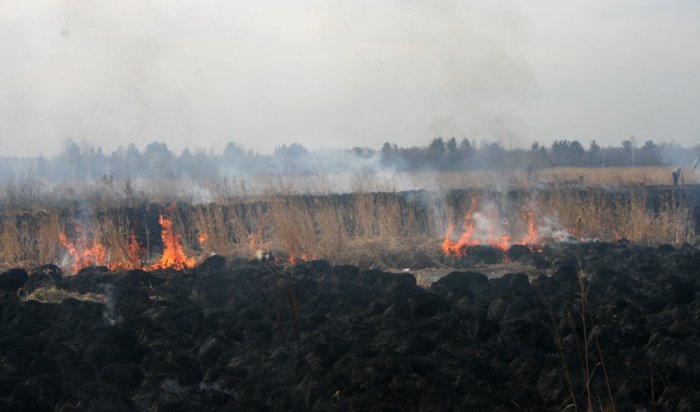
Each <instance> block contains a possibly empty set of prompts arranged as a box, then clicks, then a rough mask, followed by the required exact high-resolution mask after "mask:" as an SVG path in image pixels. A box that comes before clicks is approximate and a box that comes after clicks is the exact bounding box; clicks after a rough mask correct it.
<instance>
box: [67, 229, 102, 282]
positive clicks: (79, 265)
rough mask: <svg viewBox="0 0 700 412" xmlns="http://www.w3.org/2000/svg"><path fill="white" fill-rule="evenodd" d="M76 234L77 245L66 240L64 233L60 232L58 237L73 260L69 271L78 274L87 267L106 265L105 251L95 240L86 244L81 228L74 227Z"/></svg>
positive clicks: (86, 240) (85, 237)
mask: <svg viewBox="0 0 700 412" xmlns="http://www.w3.org/2000/svg"><path fill="white" fill-rule="evenodd" d="M75 231H76V233H77V234H78V240H77V245H76V244H74V243H73V242H71V241H70V240H68V237H67V236H66V234H65V233H63V232H60V233H59V234H58V237H59V239H60V241H61V243H62V244H63V246H64V247H65V248H66V250H67V251H68V253H69V254H70V255H71V257H72V259H73V265H72V266H71V269H72V270H73V273H74V274H75V273H78V271H80V269H83V268H85V267H88V266H97V265H105V264H107V249H106V248H105V247H104V245H102V243H100V242H99V241H98V240H97V239H92V242H88V239H87V236H86V235H85V232H84V231H83V228H82V227H81V226H79V225H76V229H75Z"/></svg>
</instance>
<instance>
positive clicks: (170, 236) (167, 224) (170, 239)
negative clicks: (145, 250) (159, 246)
mask: <svg viewBox="0 0 700 412" xmlns="http://www.w3.org/2000/svg"><path fill="white" fill-rule="evenodd" d="M158 222H159V223H160V226H161V238H162V239H163V245H164V250H163V256H161V258H160V260H159V261H158V262H156V263H154V264H152V265H150V266H148V270H158V269H167V268H172V269H176V270H182V269H187V268H191V267H193V266H194V265H195V263H196V261H195V259H194V258H188V257H187V256H186V255H185V251H184V250H183V248H182V243H181V242H180V235H179V234H178V233H177V232H175V231H174V230H173V221H172V220H171V219H168V218H167V217H165V216H163V215H162V214H161V215H160V219H159V220H158Z"/></svg>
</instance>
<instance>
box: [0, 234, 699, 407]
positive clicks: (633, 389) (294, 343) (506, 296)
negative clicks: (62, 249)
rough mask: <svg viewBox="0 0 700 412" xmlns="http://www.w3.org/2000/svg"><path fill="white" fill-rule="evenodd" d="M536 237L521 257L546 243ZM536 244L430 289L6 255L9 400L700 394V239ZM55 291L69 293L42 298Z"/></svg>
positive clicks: (315, 264)
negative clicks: (78, 264)
mask: <svg viewBox="0 0 700 412" xmlns="http://www.w3.org/2000/svg"><path fill="white" fill-rule="evenodd" d="M522 252H523V251H522V250H520V251H518V250H516V251H514V252H513V255H512V259H532V256H529V255H528V254H526V253H525V254H523V253H522ZM481 253H483V254H484V255H485V256H487V255H488V254H486V253H485V252H484V251H481ZM518 253H520V254H518ZM528 256H529V257H528ZM537 256H538V257H537V259H538V262H539V263H538V264H539V265H540V266H543V267H547V269H546V270H547V271H548V273H549V274H548V275H543V276H540V277H537V278H533V279H528V276H527V275H525V274H523V273H510V274H506V275H504V276H502V277H499V278H488V277H487V276H485V275H483V274H481V273H477V272H470V271H463V272H459V271H458V272H453V273H450V274H449V275H447V276H445V277H443V278H441V279H439V280H438V281H437V282H435V283H433V284H432V285H431V286H430V287H429V288H427V289H425V288H422V287H419V286H417V285H416V279H415V277H414V276H413V275H411V274H408V273H403V274H392V273H385V272H382V271H379V270H361V269H359V268H357V267H355V266H349V265H338V266H332V265H330V264H328V263H327V262H325V261H310V262H306V263H302V264H299V265H296V266H293V267H289V266H286V265H284V266H283V265H277V264H275V263H274V262H261V263H251V262H243V261H240V262H239V261H234V262H226V261H224V259H223V258H220V257H218V256H213V257H211V258H209V259H208V260H206V261H205V262H204V263H202V264H200V265H199V266H197V267H195V268H193V269H191V270H184V271H171V270H165V271H157V272H153V273H147V272H143V271H130V272H119V273H110V272H107V271H105V270H103V269H100V268H92V269H87V270H84V271H82V272H81V273H79V274H77V275H76V276H65V277H62V276H60V271H59V269H58V268H57V267H55V266H50V265H49V266H45V267H40V268H37V269H35V270H33V271H31V272H30V273H29V274H26V273H25V272H23V271H22V270H15V271H10V272H6V273H3V274H2V275H0V284H1V285H2V290H3V292H1V293H2V295H1V296H0V327H1V328H2V330H3V334H2V336H0V362H1V364H2V368H0V399H1V400H0V409H2V410H16V411H20V410H22V411H26V410H37V411H42V410H48V411H50V410H61V411H72V410H75V411H77V410H95V411H97V410H100V411H122V410H123V411H128V410H144V411H146V410H147V411H153V410H155V411H179V410H193V411H194V410H196V411H207V410H210V411H216V410H221V411H223V410H243V411H245V410H250V411H258V410H270V411H282V410H316V411H322V410H323V411H325V410H357V411H372V410H376V411H379V410H382V411H392V410H396V411H407V410H416V411H418V410H421V411H433V410H504V411H505V410H543V409H546V410H561V409H564V408H566V407H567V406H569V405H575V406H576V407H577V408H578V409H585V408H586V406H587V402H588V401H589V399H590V401H591V403H592V404H593V406H594V408H596V409H599V408H600V405H603V406H606V405H610V404H614V405H615V406H616V408H617V410H634V409H638V408H642V409H644V408H646V409H649V410H659V411H660V410H688V411H689V410H693V409H694V407H695V405H697V404H698V403H700V399H699V398H698V394H699V393H700V385H698V382H699V379H700V367H699V366H698V365H700V350H699V349H700V346H699V345H700V336H699V334H700V300H699V299H698V296H697V291H698V287H699V286H700V279H699V278H698V267H700V251H698V249H696V248H694V247H690V246H685V247H680V248H674V247H672V246H669V245H663V246H660V247H657V248H647V247H640V246H633V245H630V244H627V243H624V242H620V243H615V244H611V243H590V244H578V245H572V244H560V245H552V246H549V247H547V248H546V249H545V251H544V253H543V254H541V255H537ZM47 289H50V290H53V291H54V292H56V293H58V294H59V296H60V293H61V292H63V293H65V296H64V297H63V298H58V299H57V298H55V297H54V298H53V300H46V299H45V300H41V299H39V298H36V299H32V298H31V297H36V296H43V295H40V294H38V293H36V292H37V291H42V290H47ZM69 292H70V294H69ZM582 292H583V294H582ZM52 296H53V295H52ZM582 296H584V297H585V299H582ZM586 382H590V386H588V387H587V386H586Z"/></svg>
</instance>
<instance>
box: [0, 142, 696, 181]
mask: <svg viewBox="0 0 700 412" xmlns="http://www.w3.org/2000/svg"><path fill="white" fill-rule="evenodd" d="M699 155H700V145H697V146H694V147H692V148H684V147H681V146H679V145H677V144H674V143H656V142H654V141H652V140H647V141H645V142H644V143H643V144H638V143H637V142H636V140H635V139H634V138H630V139H625V140H623V141H622V142H621V144H620V145H618V146H608V147H602V146H601V145H599V144H598V143H597V142H596V141H595V140H593V141H591V142H590V144H589V145H588V147H584V146H583V144H581V142H579V141H578V140H566V139H562V140H556V141H554V142H553V143H552V144H551V145H550V146H545V145H541V144H539V143H537V142H535V143H533V144H532V145H531V146H530V147H529V148H505V147H504V146H503V145H502V144H500V143H494V142H482V143H480V144H477V143H476V141H473V140H469V139H462V140H459V141H458V140H457V139H455V138H449V139H444V138H442V137H437V138H434V139H433V140H432V141H430V143H429V144H427V145H425V146H412V147H401V146H398V145H397V144H395V143H390V142H386V143H384V144H383V145H382V146H381V148H379V149H374V148H370V147H354V148H348V149H321V150H309V149H307V148H306V147H304V146H303V145H301V144H299V143H292V144H290V145H281V146H279V147H277V148H276V149H275V150H274V152H273V153H271V154H260V153H258V152H256V151H254V150H246V149H245V148H244V147H242V146H241V145H239V144H236V143H229V144H227V145H226V147H225V149H224V150H223V152H221V153H214V152H212V151H205V150H203V149H198V150H191V149H188V148H186V149H184V150H183V151H182V152H180V153H179V154H176V153H174V152H173V151H172V150H170V149H169V148H168V146H167V145H166V144H165V143H162V142H153V143H150V144H148V145H146V146H145V148H144V149H143V150H139V149H138V148H137V147H136V145H134V144H131V145H129V146H127V147H126V148H124V147H120V148H118V149H117V150H114V151H113V152H111V153H105V152H104V151H103V150H102V149H101V148H99V147H97V148H96V147H94V146H93V145H91V144H89V143H88V142H76V141H74V140H67V141H66V142H65V143H64V145H63V149H62V150H61V152H60V153H59V154H58V155H56V156H53V157H41V156H39V157H30V158H12V157H4V158H0V177H8V176H10V177H11V176H16V175H17V174H30V175H31V176H33V177H36V178H40V179H44V180H48V181H76V180H78V181H84V180H89V179H95V178H104V177H109V178H117V179H136V178H179V177H191V178H206V177H222V176H252V175H313V174H320V173H343V172H350V173H372V172H375V171H378V170H394V171H406V172H408V171H425V170H435V171H457V170H482V169H512V168H531V169H538V168H547V167H632V166H678V165H689V164H690V163H692V162H693V159H695V157H697V156H699Z"/></svg>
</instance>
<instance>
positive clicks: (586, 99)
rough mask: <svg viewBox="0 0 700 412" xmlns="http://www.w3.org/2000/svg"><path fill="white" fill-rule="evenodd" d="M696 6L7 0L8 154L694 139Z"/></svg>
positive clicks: (1, 140)
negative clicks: (70, 145)
mask: <svg viewBox="0 0 700 412" xmlns="http://www.w3.org/2000/svg"><path fill="white" fill-rule="evenodd" d="M698 22H700V2H697V1H694V0H679V1H674V2H666V1H660V0H620V1H616V2H606V1H602V0H596V1H582V0H579V1H571V2H560V1H554V0H541V1H536V0H530V1H514V0H512V1H507V0H498V1H488V2H483V1H482V2H478V1H468V2H465V1H448V0H440V1H433V2H415V1H400V0H389V1H383V2H372V1H365V0H360V1H352V2H341V1H330V2H329V1H320V0H319V1H257V2H225V1H220V2H214V1H206V2H197V1H191V0H168V1H165V0H151V1H136V0H128V1H107V0H95V1H80V0H62V1H58V0H26V1H22V2H18V1H17V2H10V1H6V2H4V4H3V5H2V6H0V37H1V38H2V41H0V56H2V58H3V64H2V65H0V78H1V79H3V93H2V94H0V152H2V155H3V156H33V155H39V154H40V155H48V156H50V155H55V154H57V153H59V152H60V151H61V149H62V144H63V142H64V141H65V140H66V139H67V138H73V139H76V140H79V141H83V140H84V141H87V142H89V143H90V144H92V145H94V146H100V147H103V148H104V149H105V150H106V151H112V150H114V149H116V148H117V147H119V146H124V147H126V146H127V145H128V144H129V143H132V142H135V143H137V146H139V148H143V147H145V145H146V144H147V143H149V142H152V141H156V140H157V141H161V142H164V143H167V144H168V146H169V147H170V148H171V149H172V150H174V151H176V152H179V151H181V150H182V149H183V148H184V147H185V146H189V147H191V148H196V147H203V148H205V149H209V148H214V149H216V150H218V151H219V152H220V151H222V150H223V148H224V146H225V145H226V143H227V142H229V141H234V142H237V143H240V144H242V145H243V146H244V147H245V148H247V149H253V150H256V151H260V152H263V153H270V152H272V150H273V149H274V148H276V147H278V146H280V145H282V144H289V143H292V142H299V143H301V144H303V145H304V146H306V147H308V148H318V147H320V146H332V147H351V146H370V147H373V148H377V149H378V148H380V147H381V145H382V143H383V142H386V141H390V142H395V143H398V144H399V145H402V146H410V145H423V144H425V143H426V142H428V141H430V139H432V138H433V137H436V136H445V137H452V136H455V137H456V138H457V139H458V140H459V139H462V138H468V139H474V140H476V141H481V140H488V141H499V142H501V143H502V144H503V145H504V146H505V147H506V148H509V147H529V146H530V144H531V143H532V142H534V141H539V142H540V143H541V144H544V145H549V144H551V142H553V141H554V140H556V139H579V140H581V141H582V142H589V141H590V140H592V139H596V140H597V142H598V143H600V144H601V145H604V146H607V145H614V146H617V145H619V144H620V142H621V141H622V140H623V139H627V138H629V137H630V136H632V135H634V136H636V140H637V141H639V142H644V141H645V140H647V139H654V140H655V141H657V142H660V141H675V142H676V143H679V144H681V145H683V146H694V145H696V144H697V142H698V141H700V117H698V115H697V114H698V113H700V48H699V47H698V46H697V39H699V38H700V24H698Z"/></svg>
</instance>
